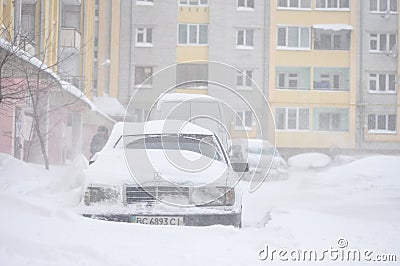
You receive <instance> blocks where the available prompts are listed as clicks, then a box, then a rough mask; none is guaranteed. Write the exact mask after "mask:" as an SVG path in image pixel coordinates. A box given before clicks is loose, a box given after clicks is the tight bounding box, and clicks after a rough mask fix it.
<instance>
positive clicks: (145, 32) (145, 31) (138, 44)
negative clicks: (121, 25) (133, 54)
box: [135, 26, 154, 47]
mask: <svg viewBox="0 0 400 266" xmlns="http://www.w3.org/2000/svg"><path fill="white" fill-rule="evenodd" d="M140 29H143V30H140ZM148 30H151V42H147V39H148ZM153 32H154V28H153V27H149V26H136V42H135V46H136V47H153V46H154V44H153V41H154V39H153ZM140 33H141V34H143V42H138V35H139V34H140Z"/></svg>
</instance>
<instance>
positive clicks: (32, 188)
mask: <svg viewBox="0 0 400 266" xmlns="http://www.w3.org/2000/svg"><path fill="white" fill-rule="evenodd" d="M87 165H88V162H87V160H86V158H85V157H84V156H83V155H82V156H78V157H77V158H76V159H75V160H74V161H73V163H72V164H71V165H69V166H68V167H66V166H50V171H47V170H45V169H44V167H43V166H41V165H35V164H28V163H26V162H23V161H20V160H17V159H15V158H13V157H12V156H10V155H7V154H4V153H0V193H9V194H17V195H19V196H24V197H30V198H32V197H34V198H38V199H40V200H44V201H51V202H52V204H53V203H54V204H56V205H57V206H75V205H77V204H78V203H79V202H80V198H81V196H82V193H83V189H84V184H85V180H84V178H85V176H84V175H83V174H82V171H83V169H85V168H86V167H87Z"/></svg>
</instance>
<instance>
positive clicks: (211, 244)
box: [0, 154, 400, 265]
mask: <svg viewBox="0 0 400 266" xmlns="http://www.w3.org/2000/svg"><path fill="white" fill-rule="evenodd" d="M83 168H84V161H83V160H82V161H79V160H78V161H75V162H74V164H73V165H72V166H71V167H70V168H68V169H65V168H57V167H54V168H53V169H52V170H51V171H50V173H47V172H45V171H44V170H42V169H41V168H40V167H38V166H34V165H30V164H26V163H23V162H20V161H17V160H15V159H13V158H12V157H10V156H8V155H4V154H0V210H1V212H0V220H1V227H0V262H1V263H0V264H1V265H268V264H269V265H271V264H272V265H276V264H280V263H282V264H286V265H287V264H288V263H293V262H294V258H293V256H292V257H291V256H290V255H289V253H291V251H293V250H297V249H300V250H305V249H308V250H315V252H317V253H318V258H319V259H321V255H322V253H323V251H324V250H325V249H329V248H331V249H332V248H334V249H335V248H336V249H339V250H347V249H357V250H361V251H365V250H369V251H371V252H372V253H370V254H369V255H370V256H369V258H370V259H371V260H374V259H376V258H377V257H376V256H377V255H382V254H393V255H396V258H397V262H386V263H383V262H379V263H378V262H367V261H366V260H363V257H362V258H361V261H359V262H358V261H356V262H353V261H350V262H347V261H344V262H342V261H341V258H340V257H339V258H336V259H334V258H335V256H333V259H332V257H331V258H330V257H329V255H327V256H325V258H324V259H323V260H322V261H321V262H317V263H318V264H316V262H311V263H310V262H309V260H308V261H307V259H305V260H300V261H296V262H295V264H296V265H308V264H314V265H321V264H323V265H343V264H346V263H349V264H350V265H365V264H369V265H398V263H399V261H400V253H399V250H400V223H399V220H400V212H399V210H400V179H399V176H400V175H399V173H400V157H396V156H371V157H366V158H363V159H359V160H355V161H353V162H350V163H346V164H340V165H337V166H331V167H325V168H318V169H293V168H292V169H290V174H289V179H288V180H285V181H271V182H266V183H264V184H263V186H262V187H261V188H260V189H258V190H257V191H256V192H255V193H245V195H244V201H243V228H241V229H236V228H233V227H224V226H218V225H217V226H211V227H174V226H152V225H139V224H127V223H113V222H104V221H98V220H92V219H87V218H83V217H81V216H79V215H77V214H76V213H74V211H73V207H74V206H75V205H76V204H77V202H78V201H79V195H81V189H82V187H81V186H82V183H83V180H82V176H81V175H80V172H81V170H82V169H83ZM248 185H249V183H246V182H244V183H242V184H241V186H243V188H244V190H245V191H247V190H246V188H247V187H248ZM339 240H340V241H339ZM338 241H339V243H338ZM343 243H345V244H346V245H343V246H341V245H342V244H343ZM266 247H267V248H266ZM266 249H268V251H269V252H271V251H272V250H277V252H275V253H274V254H273V255H274V257H273V258H271V255H272V254H271V253H269V256H268V258H265V255H266V252H263V251H266ZM279 250H286V251H287V253H286V255H284V253H281V254H280V256H278V251H279ZM293 253H294V252H292V255H293ZM263 256H264V259H265V260H261V259H260V257H261V258H262V257H263ZM284 259H287V260H288V261H282V260H284ZM271 260H273V261H271Z"/></svg>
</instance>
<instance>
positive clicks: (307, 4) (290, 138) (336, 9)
mask: <svg viewBox="0 0 400 266" xmlns="http://www.w3.org/2000/svg"><path fill="white" fill-rule="evenodd" d="M269 3H270V6H269V9H270V50H269V76H270V77H271V78H270V79H269V86H268V98H269V101H270V103H271V106H272V109H273V111H274V114H275V127H276V138H277V139H276V143H277V146H278V147H281V148H288V149H298V150H300V149H309V148H311V149H329V148H333V147H338V148H343V149H353V148H355V147H356V140H355V133H356V121H355V118H356V95H357V43H358V40H357V38H358V36H357V34H356V30H357V27H358V20H357V18H358V12H357V10H358V9H357V3H358V1H356V0H354V1H348V0H332V1H331V0H329V1H328V0H299V1H286V0H272V1H269ZM273 133H274V132H271V134H273Z"/></svg>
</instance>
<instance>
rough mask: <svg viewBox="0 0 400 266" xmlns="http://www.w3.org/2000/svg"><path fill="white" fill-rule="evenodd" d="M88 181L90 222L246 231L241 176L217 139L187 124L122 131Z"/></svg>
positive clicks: (131, 126) (120, 126) (85, 208)
mask: <svg viewBox="0 0 400 266" xmlns="http://www.w3.org/2000/svg"><path fill="white" fill-rule="evenodd" d="M234 166H235V167H234V168H235V169H236V170H238V168H240V165H234ZM245 168H246V166H245V165H244V166H243V167H242V169H243V170H245ZM239 171H241V170H240V169H239ZM86 175H87V180H88V185H87V190H86V193H85V198H84V203H85V204H82V205H81V206H80V212H81V213H82V214H83V215H85V216H87V217H92V218H98V219H104V220H111V221H121V222H131V223H142V224H158V225H197V226H205V225H213V224H222V225H233V226H236V227H240V226H241V213H242V206H241V193H240V191H239V189H238V188H237V186H235V185H236V183H237V182H238V180H239V178H238V175H237V173H235V172H234V171H233V167H232V165H231V163H230V161H229V158H228V156H227V154H226V152H225V151H224V149H223V147H222V145H221V143H220V142H219V140H218V138H217V137H216V136H215V135H214V134H213V133H212V132H211V131H209V130H207V129H205V128H202V127H199V126H197V125H194V124H191V123H188V122H183V121H168V120H167V121H149V122H145V123H117V124H116V125H115V127H114V129H113V131H112V133H111V135H110V139H109V141H108V142H107V144H106V146H105V147H104V149H103V150H102V151H101V152H99V153H98V154H97V155H96V156H95V161H94V162H93V163H92V164H91V165H90V166H89V169H88V170H87V171H86Z"/></svg>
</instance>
